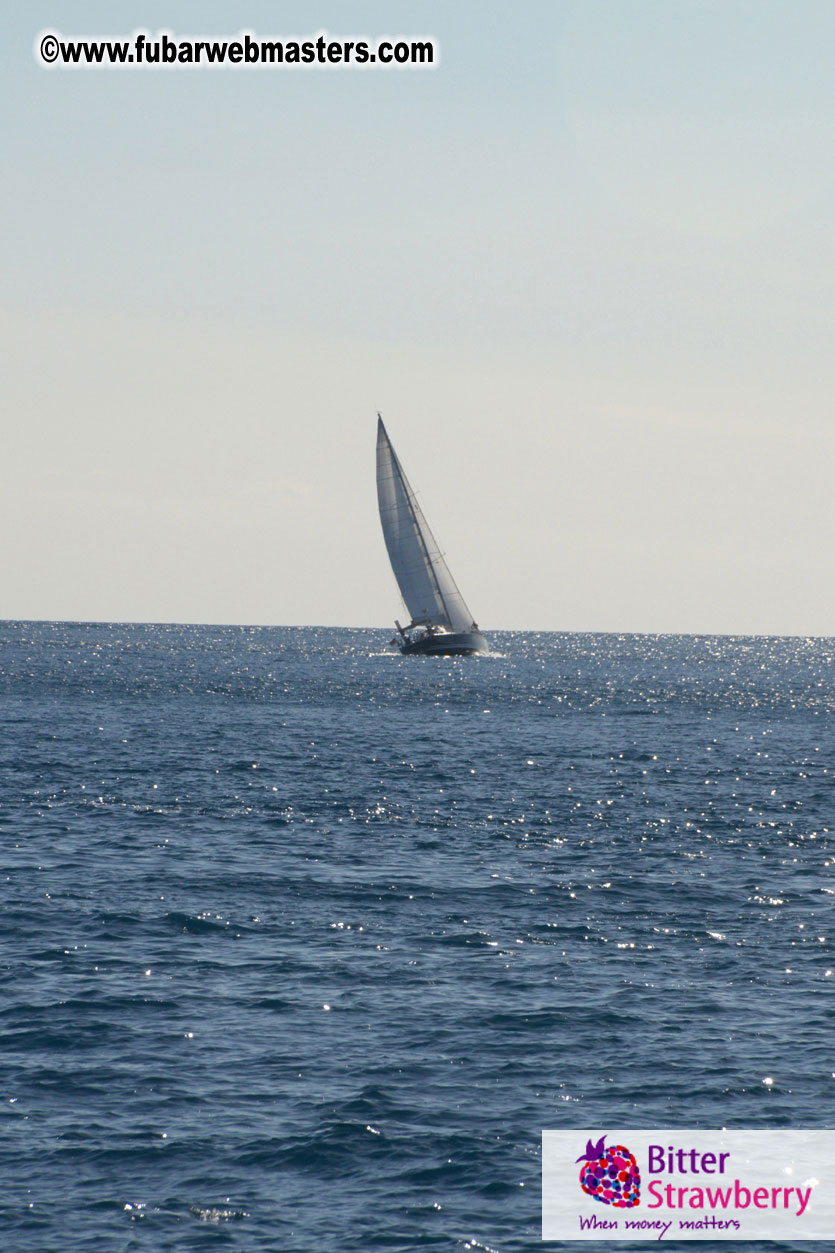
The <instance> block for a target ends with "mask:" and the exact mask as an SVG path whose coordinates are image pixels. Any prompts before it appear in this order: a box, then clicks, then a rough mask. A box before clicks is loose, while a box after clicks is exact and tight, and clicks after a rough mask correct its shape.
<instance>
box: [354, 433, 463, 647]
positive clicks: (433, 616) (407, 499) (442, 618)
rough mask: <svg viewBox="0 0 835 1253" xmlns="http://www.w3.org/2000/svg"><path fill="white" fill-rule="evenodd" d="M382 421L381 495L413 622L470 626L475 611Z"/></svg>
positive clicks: (379, 445)
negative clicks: (465, 601) (467, 603)
mask: <svg viewBox="0 0 835 1253" xmlns="http://www.w3.org/2000/svg"><path fill="white" fill-rule="evenodd" d="M378 419H379V420H378V423H377V499H378V501H379V505H380V521H381V522H382V524H383V535H384V536H385V541H386V548H387V549H388V554H389V557H390V559H391V565H392V569H393V570H394V576H395V578H396V579H397V582H398V585H399V587H400V592H401V595H402V597H403V600H404V601H405V603H406V608H407V609H408V610H409V613H410V614H411V615H412V623H413V624H422V623H425V624H427V625H432V626H440V627H447V628H448V629H449V630H451V631H470V630H471V629H472V626H473V616H472V614H471V613H470V611H469V609H468V608H467V606H466V604H465V603H464V598H463V596H462V595H461V593H460V592H459V590H458V588H457V586H456V584H455V580H454V579H453V577H452V575H451V574H450V572H449V567H448V566H447V563H446V561H445V560H444V558H443V556H442V554H441V550H440V548H439V547H438V544H437V541H436V539H435V537H434V535H433V534H432V532H431V530H430V529H429V524H428V522H427V521H426V518H425V517H424V516H423V510H422V509H421V507H420V505H419V504H418V502H417V500H416V499H415V494H414V492H413V491H412V489H411V487H410V486H409V480H408V479H407V478H406V475H405V474H404V473H403V467H402V466H401V464H400V462H399V461H398V459H397V454H396V452H395V451H394V449H393V448H392V446H391V440H390V439H389V437H388V434H387V432H386V428H385V427H384V426H383V419H382V418H380V417H379V415H378Z"/></svg>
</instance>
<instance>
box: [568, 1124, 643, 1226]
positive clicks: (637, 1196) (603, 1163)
mask: <svg viewBox="0 0 835 1253" xmlns="http://www.w3.org/2000/svg"><path fill="white" fill-rule="evenodd" d="M605 1139H606V1137H605V1136H601V1137H600V1139H599V1140H598V1141H597V1144H592V1142H591V1140H589V1141H588V1142H587V1144H586V1151H585V1153H583V1154H582V1156H581V1157H578V1158H577V1161H578V1162H582V1163H583V1165H582V1166H581V1167H580V1187H581V1188H582V1189H583V1191H584V1192H586V1193H588V1195H589V1196H590V1197H592V1198H593V1199H594V1200H595V1201H600V1202H601V1204H603V1205H614V1206H615V1208H616V1209H632V1208H634V1206H636V1205H640V1204H641V1172H640V1171H639V1170H638V1163H637V1162H636V1161H635V1154H634V1153H630V1152H629V1149H627V1148H625V1147H624V1146H623V1145H622V1144H610V1145H609V1147H608V1148H605V1147H604V1144H603V1141H604V1140H605Z"/></svg>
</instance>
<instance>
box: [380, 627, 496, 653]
mask: <svg viewBox="0 0 835 1253" xmlns="http://www.w3.org/2000/svg"><path fill="white" fill-rule="evenodd" d="M400 651H401V652H402V653H403V654H404V655H407V656H410V657H411V656H416V655H420V656H423V657H468V656H471V655H472V654H473V653H486V652H487V651H488V645H487V640H486V639H485V638H484V636H483V635H482V634H481V632H480V631H444V632H442V633H439V634H438V635H422V636H421V638H420V639H417V640H410V641H409V642H408V643H405V644H401V646H400Z"/></svg>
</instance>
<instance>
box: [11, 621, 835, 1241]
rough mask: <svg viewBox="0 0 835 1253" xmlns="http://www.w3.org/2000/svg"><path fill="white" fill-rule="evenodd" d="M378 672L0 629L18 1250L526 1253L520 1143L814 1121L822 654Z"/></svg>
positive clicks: (668, 643) (357, 641)
mask: <svg viewBox="0 0 835 1253" xmlns="http://www.w3.org/2000/svg"><path fill="white" fill-rule="evenodd" d="M388 638H389V632H387V631H386V630H380V631H372V630H351V629H333V628H328V629H325V628H246V627H205V626H143V625H134V626H124V625H90V624H69V623H19V622H14V623H4V624H0V697H1V698H2V715H3V716H2V757H1V758H0V839H1V840H2V852H3V857H2V888H3V890H2V914H0V957H2V960H0V980H2V997H0V1111H2V1124H0V1158H1V1159H2V1161H1V1162H0V1247H2V1248H3V1249H4V1250H9V1253H132V1251H133V1250H143V1251H144V1250H148V1251H154V1253H157V1251H166V1250H171V1251H175V1250H176V1251H177V1253H180V1251H181V1250H182V1251H185V1250H204V1249H207V1250H208V1249H212V1250H213V1249H218V1250H222V1249H233V1250H241V1251H245V1250H270V1251H272V1250H282V1251H284V1253H353V1251H357V1253H359V1251H362V1253H368V1251H372V1250H378V1249H379V1250H387V1251H389V1253H400V1251H403V1253H407V1251H412V1250H424V1249H425V1250H438V1251H443V1253H471V1251H477V1253H481V1251H484V1253H493V1251H495V1253H533V1251H534V1250H539V1249H541V1248H543V1247H549V1246H543V1245H542V1244H541V1241H540V1191H539V1189H540V1146H541V1133H542V1129H543V1128H557V1129H560V1128H566V1129H568V1128H574V1127H578V1128H587V1127H598V1126H599V1127H600V1129H601V1131H605V1130H606V1129H607V1128H608V1127H613V1126H621V1127H647V1128H654V1127H690V1128H701V1127H705V1128H710V1127H722V1126H727V1127H753V1128H793V1127H814V1128H824V1127H829V1126H832V1125H833V1101H835V1014H834V1013H833V1008H834V1006H833V985H835V973H833V972H835V955H833V935H832V921H833V919H832V910H833V897H835V866H834V865H833V860H834V859H833V847H832V829H831V828H830V826H829V823H830V821H832V808H833V797H835V791H833V772H835V762H833V748H834V747H835V741H833V735H832V716H833V710H835V684H833V657H834V656H835V641H833V640H822V639H776V638H731V637H687V636H676V637H674V636H634V635H579V634H556V633H554V634H551V633H534V632H527V633H526V632H516V633H504V634H491V636H490V641H491V645H492V648H493V650H494V651H493V653H492V654H491V655H489V656H483V657H472V658H457V659H440V658H421V657H409V658H403V657H400V656H399V655H396V654H391V653H389V652H388V651H387V649H386V644H387V641H388ZM583 1147H584V1145H582V1144H581V1145H579V1146H578V1152H579V1150H580V1149H582V1148H583ZM560 1247H561V1248H563V1249H566V1250H569V1249H571V1248H573V1247H575V1246H572V1245H568V1244H565V1245H562V1246H560ZM576 1247H577V1248H581V1247H582V1248H585V1247H586V1246H585V1245H580V1244H578V1245H577V1246H576ZM615 1247H620V1248H624V1247H638V1248H647V1247H648V1246H647V1244H638V1245H629V1246H626V1245H619V1246H615ZM679 1247H680V1246H679ZM685 1247H690V1246H685ZM694 1247H701V1248H713V1247H715V1248H717V1249H720V1250H730V1249H733V1248H734V1247H737V1246H736V1245H735V1244H734V1243H727V1242H722V1241H716V1242H714V1243H713V1244H711V1242H710V1241H709V1240H707V1241H704V1242H702V1243H701V1244H700V1245H699V1246H694ZM791 1247H801V1246H790V1245H786V1244H782V1245H778V1244H776V1243H772V1244H767V1245H766V1244H764V1245H755V1244H753V1243H747V1244H745V1245H744V1248H745V1249H746V1250H748V1251H749V1253H753V1251H754V1250H755V1249H760V1248H762V1249H763V1250H769V1251H770V1253H776V1250H778V1249H789V1248H791ZM802 1247H807V1248H808V1247H809V1246H808V1245H807V1246H802ZM815 1247H816V1248H817V1249H819V1250H823V1249H824V1248H825V1247H827V1246H825V1245H822V1244H818V1245H817V1246H815ZM828 1247H830V1248H831V1247H835V1242H833V1244H832V1245H830V1246H828Z"/></svg>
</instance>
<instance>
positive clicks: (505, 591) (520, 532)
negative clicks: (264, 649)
mask: <svg viewBox="0 0 835 1253" xmlns="http://www.w3.org/2000/svg"><path fill="white" fill-rule="evenodd" d="M0 23H2V26H0V30H2V39H0V103H2V108H3V117H4V119H5V125H4V134H3V137H2V141H0V142H2V146H3V171H4V173H3V180H2V191H0V195H2V197H3V201H4V221H5V230H4V231H3V232H2V233H0V251H2V258H1V259H2V267H1V268H0V273H2V276H3V277H2V286H0V336H2V339H1V340H0V342H2V345H3V359H4V360H3V368H2V384H0V385H1V386H2V390H3V405H2V414H3V417H2V425H3V450H4V455H3V456H2V457H1V458H0V521H2V528H3V534H4V536H5V540H6V542H5V543H4V544H3V545H2V546H0V617H2V618H7V619H9V618H49V619H74V620H106V621H155V622H162V621H175V622H214V623H252V624H275V625H284V624H286V625H293V624H321V625H346V626H381V627H384V628H385V629H388V627H389V626H390V624H391V623H392V621H393V619H394V617H395V616H402V607H401V603H400V600H399V596H398V593H397V589H396V585H395V583H394V579H393V576H392V574H391V571H390V568H389V564H388V559H387V556H386V552H385V548H384V544H383V539H382V534H381V532H380V526H379V518H378V515H377V503H376V489H375V483H374V445H375V435H376V411H377V410H378V409H379V410H381V411H382V413H383V416H384V419H385V421H386V425H387V428H388V431H389V434H390V436H391V438H392V441H393V443H394V446H395V448H396V450H397V452H398V454H399V456H400V459H401V461H402V462H403V465H404V467H405V469H406V472H407V474H408V475H409V478H410V479H411V482H412V484H413V485H414V486H415V488H416V489H417V490H418V493H419V496H420V500H421V503H422V505H423V508H424V510H425V512H426V514H427V516H428V518H429V520H430V523H431V524H432V526H433V529H434V531H435V533H436V534H437V536H438V538H439V540H440V542H441V544H442V547H443V548H444V549H445V551H446V554H447V558H448V560H449V563H450V566H451V568H452V571H453V574H454V575H455V577H456V579H457V581H458V583H459V585H460V587H461V590H462V592H463V594H464V596H465V598H466V600H467V601H468V603H469V605H470V607H471V609H472V611H473V613H474V615H475V617H476V618H477V620H478V621H479V623H480V625H481V626H482V627H483V628H484V629H485V630H487V631H488V632H489V631H490V630H491V629H493V630H499V629H520V630H555V631H573V630H577V631H619V632H620V631H622V632H629V631H638V632H692V633H698V634H701V633H708V632H716V633H733V634H793V635H829V636H832V635H835V580H834V579H833V577H832V573H831V553H832V551H833V548H835V505H834V504H833V492H832V486H831V485H832V478H833V465H834V464H835V458H833V453H834V452H835V423H833V413H832V398H833V395H835V386H834V385H833V384H835V377H833V376H834V375H835V363H834V361H833V351H832V340H833V329H835V318H833V314H835V288H834V286H833V273H834V272H835V270H834V268H833V260H834V258H833V253H834V252H835V238H834V237H833V225H832V224H833V220H835V195H834V194H833V193H835V163H833V160H832V152H833V139H834V138H835V6H833V5H832V3H831V0H804V3H803V4H796V3H794V2H788V0H751V2H749V0H719V2H714V0H676V3H675V4H670V3H669V0H548V2H540V0H529V2H528V3H526V4H525V5H524V6H518V7H517V8H515V9H513V8H511V7H510V6H508V5H506V4H504V3H499V0H479V2H478V3H476V2H475V0H457V2H456V4H454V5H450V4H447V3H440V0H422V2H421V3H420V4H416V3H403V2H401V0H387V2H386V3H356V4H354V3H352V4H351V5H345V4H344V3H337V2H332V0H321V2H319V0H316V2H315V3H314V2H311V0H306V2H305V3H303V4H302V3H282V2H281V0H272V2H271V3H262V2H261V0H251V2H250V3H246V4H241V3H240V2H239V0H236V2H235V3H213V2H203V3H197V2H196V0H193V2H184V0H164V2H162V0H143V2H141V3H140V2H137V3H133V2H132V0H107V2H106V3H104V2H103V3H91V2H89V0H85V3H83V4H82V3H74V2H73V0H55V2H54V3H49V2H47V0H32V3H30V4H27V5H25V6H23V5H17V6H13V5H11V4H8V3H7V4H6V5H4V6H3V7H2V9H0ZM137 28H142V29H144V30H147V31H149V32H151V33H152V34H153V33H154V32H156V31H158V30H161V29H166V30H170V31H172V32H173V34H174V36H175V37H185V36H197V35H204V36H212V37H217V38H232V37H234V36H235V35H236V34H237V33H238V32H239V31H240V30H241V29H242V28H247V29H249V30H251V31H254V32H255V33H256V34H257V35H260V36H272V37H274V38H282V37H284V38H290V37H293V36H297V37H298V36H308V35H310V34H314V33H316V32H318V31H319V30H323V29H324V30H327V31H328V32H329V33H330V34H331V36H333V37H335V38H339V39H342V38H351V37H359V36H367V37H369V38H371V39H377V38H382V37H384V36H386V35H396V36H405V37H408V38H411V37H426V36H432V37H433V38H434V39H435V40H436V42H437V45H438V47H439V50H440V63H439V64H438V65H437V66H435V67H433V68H432V69H426V70H382V69H379V70H377V69H375V70H366V71H359V70H346V69H338V70H312V71H311V70H307V71H294V72H289V71H286V70H283V71H282V70H264V71H254V70H245V69H237V70H221V71H217V70H176V71H173V70H158V71H128V70H122V71H119V70H75V71H66V70H60V69H54V70H49V69H45V68H43V67H42V66H40V65H39V64H38V63H37V62H36V60H35V56H34V52H33V49H34V44H35V37H36V35H38V33H39V32H40V31H42V30H45V29H54V30H57V31H59V32H60V33H61V34H62V36H64V37H70V38H72V37H78V36H88V37H90V36H92V37H101V38H104V37H126V36H128V35H130V34H131V32H133V31H134V30H136V29H137Z"/></svg>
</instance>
